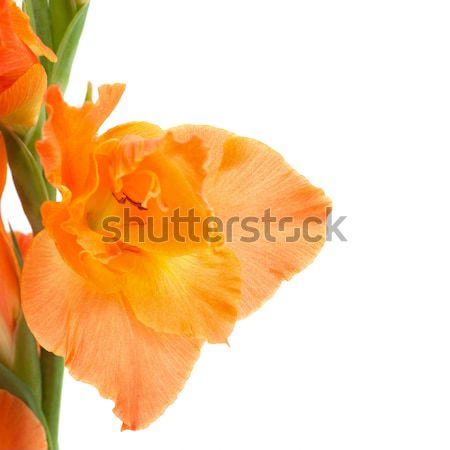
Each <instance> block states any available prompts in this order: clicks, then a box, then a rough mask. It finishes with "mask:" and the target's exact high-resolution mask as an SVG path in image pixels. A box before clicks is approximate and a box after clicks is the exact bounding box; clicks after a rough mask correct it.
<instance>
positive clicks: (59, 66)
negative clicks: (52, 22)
mask: <svg viewBox="0 0 450 450" xmlns="http://www.w3.org/2000/svg"><path fill="white" fill-rule="evenodd" d="M88 9H89V3H86V4H85V5H84V6H83V7H81V9H80V10H79V11H78V12H77V14H76V15H75V17H74V18H73V19H72V22H70V24H69V26H68V28H67V30H66V33H65V34H64V37H63V38H62V40H61V43H60V45H59V47H58V51H57V52H56V56H57V57H58V61H57V62H56V64H55V65H54V67H53V70H52V74H51V77H50V84H59V86H60V88H61V90H62V91H63V92H64V91H65V90H66V88H67V84H68V83H69V78H70V70H71V68H72V63H73V60H74V58H75V54H76V51H77V47H78V42H79V41H80V37H81V33H82V31H83V27H84V23H85V21H86V16H87V12H88Z"/></svg>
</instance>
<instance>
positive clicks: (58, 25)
mask: <svg viewBox="0 0 450 450" xmlns="http://www.w3.org/2000/svg"><path fill="white" fill-rule="evenodd" d="M49 5H50V17H51V21H52V27H53V30H52V31H53V34H52V35H53V45H54V48H56V49H57V48H58V47H59V44H60V43H61V40H62V38H63V36H64V34H65V32H66V30H67V27H68V26H69V24H70V22H71V21H72V19H73V16H75V14H76V13H77V7H76V4H75V2H74V0H49Z"/></svg>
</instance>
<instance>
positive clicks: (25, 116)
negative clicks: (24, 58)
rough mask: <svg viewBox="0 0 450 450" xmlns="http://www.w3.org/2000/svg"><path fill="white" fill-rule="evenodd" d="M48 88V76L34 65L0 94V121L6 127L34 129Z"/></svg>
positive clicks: (37, 65) (39, 67)
mask: <svg viewBox="0 0 450 450" xmlns="http://www.w3.org/2000/svg"><path fill="white" fill-rule="evenodd" d="M46 88H47V75H46V74H45V70H44V68H43V67H42V66H41V65H40V64H33V65H32V66H31V67H30V68H29V69H28V70H27V71H26V72H25V73H24V75H22V76H21V77H20V78H19V79H18V80H17V81H16V82H15V83H14V84H12V85H11V86H10V87H9V88H8V89H6V90H4V91H3V92H2V93H1V94H0V121H1V122H3V123H4V124H6V125H14V126H21V127H25V128H29V127H32V126H33V125H34V123H35V121H36V117H37V115H38V114H39V110H40V108H41V102H42V98H43V97H44V93H45V89H46Z"/></svg>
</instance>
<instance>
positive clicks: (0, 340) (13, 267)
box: [0, 134, 20, 367]
mask: <svg viewBox="0 0 450 450" xmlns="http://www.w3.org/2000/svg"><path fill="white" fill-rule="evenodd" d="M5 182H6V149H5V145H4V141H3V137H2V136H1V134H0V201H1V197H2V193H3V189H4V187H5ZM0 274H1V275H0V362H1V363H3V364H4V365H6V366H8V367H12V364H13V362H14V348H15V347H14V336H15V330H16V323H17V318H18V315H19V309H20V291H19V275H18V268H17V264H16V260H15V255H14V254H13V251H12V248H11V241H10V238H9V236H8V235H7V233H6V231H5V228H4V226H3V222H2V220H1V217H0Z"/></svg>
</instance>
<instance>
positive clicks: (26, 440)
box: [0, 390, 47, 450]
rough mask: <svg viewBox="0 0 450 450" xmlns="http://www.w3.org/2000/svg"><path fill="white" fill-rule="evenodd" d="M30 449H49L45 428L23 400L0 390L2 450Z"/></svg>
mask: <svg viewBox="0 0 450 450" xmlns="http://www.w3.org/2000/svg"><path fill="white" fill-rule="evenodd" d="M28 449H30V450H31V449H33V450H46V449H47V438H46V436H45V431H44V428H43V427H42V424H41V422H39V420H38V419H37V418H36V416H35V415H34V414H33V413H32V411H31V410H30V409H29V408H28V406H27V405H26V404H25V403H24V402H23V401H22V400H21V399H19V398H17V397H14V396H13V395H11V394H10V393H9V392H7V391H4V390H0V450H28Z"/></svg>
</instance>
